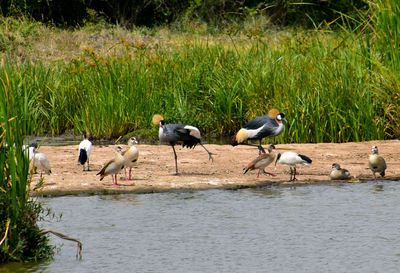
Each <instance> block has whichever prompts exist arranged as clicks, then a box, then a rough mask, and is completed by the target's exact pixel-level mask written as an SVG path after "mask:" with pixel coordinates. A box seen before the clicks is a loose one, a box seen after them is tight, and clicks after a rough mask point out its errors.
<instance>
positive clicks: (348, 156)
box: [33, 140, 400, 196]
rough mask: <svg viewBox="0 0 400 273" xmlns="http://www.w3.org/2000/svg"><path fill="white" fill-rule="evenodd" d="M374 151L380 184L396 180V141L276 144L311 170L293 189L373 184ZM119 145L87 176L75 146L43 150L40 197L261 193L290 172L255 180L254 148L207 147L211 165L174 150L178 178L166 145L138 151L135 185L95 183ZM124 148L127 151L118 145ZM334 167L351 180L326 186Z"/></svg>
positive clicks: (98, 155)
mask: <svg viewBox="0 0 400 273" xmlns="http://www.w3.org/2000/svg"><path fill="white" fill-rule="evenodd" d="M372 145H377V146H378V148H379V153H380V154H381V155H382V156H383V157H384V158H385V160H386V163H387V165H388V168H387V170H386V176H385V178H382V179H381V178H380V179H379V180H385V179H386V180H399V178H400V161H399V160H398V159H399V156H400V154H399V151H400V141H398V140H390V141H369V142H352V143H344V144H336V143H319V144H279V145H276V148H277V149H276V151H275V153H276V154H277V153H278V152H280V153H282V152H285V151H295V152H298V153H301V154H304V155H307V156H308V157H310V158H311V159H312V160H313V162H312V164H311V165H309V166H298V168H297V171H298V175H297V176H296V177H297V179H298V180H297V181H295V183H294V184H296V185H299V184H312V183H330V182H340V183H343V182H365V181H371V180H372V179H373V178H372V172H371V171H370V170H369V169H368V156H369V154H370V153H371V147H372ZM116 146H117V145H95V146H94V147H93V151H92V155H91V156H90V169H91V171H82V166H81V165H80V164H79V163H78V145H67V146H42V147H40V148H39V150H40V151H41V152H43V153H45V154H46V155H47V157H48V158H49V160H50V164H51V167H52V174H51V175H44V186H43V188H42V189H41V193H42V194H43V195H45V196H59V195H68V194H108V193H111V194H113V193H151V192H162V191H172V190H182V189H195V190H197V189H211V188H224V189H237V188H244V187H259V186H265V185H271V184H288V185H290V184H291V183H289V182H288V180H289V167H288V166H285V165H279V164H277V165H276V167H275V166H274V165H273V164H271V165H270V166H268V167H267V168H266V171H267V172H272V173H275V174H277V176H276V177H271V176H267V175H262V174H261V175H260V177H259V178H256V176H257V170H254V171H251V172H248V173H247V174H243V173H242V172H243V168H244V167H245V166H246V165H247V164H248V163H249V162H250V161H251V160H253V159H254V158H256V157H257V156H258V149H257V148H256V147H251V146H245V145H240V146H237V147H232V146H230V145H216V144H205V146H206V148H207V149H208V150H209V151H210V152H212V153H213V154H214V161H213V162H211V161H209V160H208V155H207V153H206V152H205V151H204V150H203V149H202V147H201V146H197V147H196V148H194V149H187V148H181V147H180V146H176V151H177V155H178V167H179V172H180V175H175V164H174V155H173V152H172V149H171V147H170V146H167V145H141V144H139V145H136V147H137V148H138V150H139V160H138V162H137V165H136V167H135V168H133V169H132V177H133V180H131V181H129V180H124V177H125V174H124V171H123V170H122V171H121V172H120V174H119V175H118V183H119V184H121V186H120V187H113V184H112V181H111V176H108V177H106V178H104V180H103V181H99V176H97V175H96V174H97V173H98V171H99V170H100V169H101V168H102V166H103V165H104V164H105V163H106V162H107V161H108V160H110V159H112V158H113V157H114V149H115V147H116ZM120 146H123V148H127V147H128V146H127V145H120ZM332 163H339V164H340V165H341V167H342V168H345V169H348V170H349V171H350V173H351V175H352V176H353V179H351V180H350V181H330V180H329V178H328V174H329V172H330V171H331V165H332ZM38 181H39V174H35V175H34V177H33V186H34V185H36V183H37V182H38Z"/></svg>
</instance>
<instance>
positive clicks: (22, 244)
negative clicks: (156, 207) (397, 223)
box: [0, 0, 400, 262]
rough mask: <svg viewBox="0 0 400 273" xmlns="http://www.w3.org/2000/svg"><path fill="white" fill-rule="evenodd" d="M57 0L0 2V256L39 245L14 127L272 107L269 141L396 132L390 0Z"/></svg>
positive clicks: (395, 13)
mask: <svg viewBox="0 0 400 273" xmlns="http://www.w3.org/2000/svg"><path fill="white" fill-rule="evenodd" d="M64 2H65V1H64ZM64 2H63V1H52V0H50V1H25V0H7V1H3V2H2V3H1V4H0V14H3V15H6V16H8V15H15V14H17V15H19V16H16V17H0V147H2V148H1V149H0V179H1V180H0V202H1V209H0V234H1V238H0V247H1V251H0V262H4V261H11V260H16V261H24V262H27V261H35V260H43V259H47V258H49V257H51V255H52V248H51V247H50V246H49V245H48V239H47V238H46V237H45V236H44V234H43V233H42V231H40V230H39V229H38V227H37V225H36V223H37V221H38V219H40V217H42V216H41V215H42V214H43V213H44V211H43V208H42V207H41V206H40V204H38V203H37V202H36V201H35V200H33V199H30V198H29V196H28V194H29V192H30V177H29V172H28V168H29V162H28V159H27V158H26V157H25V156H24V153H23V149H22V141H23V138H24V137H25V136H27V135H31V134H35V135H42V134H51V135H59V134H63V133H66V132H70V131H72V132H73V133H76V134H80V133H81V131H82V130H83V129H85V130H88V131H90V133H91V135H92V137H94V138H116V137H119V136H121V135H126V134H129V133H131V132H134V134H136V135H138V136H141V137H143V138H147V139H148V137H149V136H153V138H154V139H157V128H155V127H154V126H153V125H152V124H151V118H152V116H153V115H154V114H155V113H159V114H163V116H164V118H165V120H166V121H167V122H171V123H175V122H182V123H187V124H191V125H194V126H197V127H199V128H200V130H201V131H202V132H203V135H206V136H207V138H208V139H209V140H210V139H215V138H219V137H220V136H230V135H232V134H234V133H235V132H236V131H237V130H238V129H239V128H240V127H241V126H242V125H243V124H244V123H245V122H247V121H248V120H250V119H252V118H254V117H256V116H259V115H263V114H265V113H267V112H268V110H269V109H271V108H277V109H279V110H280V111H281V112H283V113H285V114H286V118H287V119H288V121H289V123H288V124H287V127H286V132H285V133H284V134H283V136H282V137H279V138H278V139H277V141H279V142H287V143H293V142H348V141H363V140H374V139H391V138H397V137H399V136H400V111H399V110H400V109H399V105H400V96H399V89H400V77H399V70H400V51H399V46H400V42H399V34H400V28H399V26H400V3H398V1H397V0H377V1H375V2H371V4H370V6H369V7H367V6H366V4H365V2H364V1H357V0H354V1H350V2H351V5H347V4H348V2H349V1H346V0H338V1H308V2H303V1H291V0H287V1H286V0H276V1H263V2H260V1H248V3H250V4H248V5H244V4H243V2H244V1H234V0H232V1H197V0H194V1H179V0H175V1H162V0H153V1H143V3H141V2H140V1H139V2H140V3H138V8H137V9H124V5H119V6H118V7H119V8H122V9H123V10H124V11H125V13H121V10H120V9H116V10H114V9H112V10H109V9H107V8H106V7H107V6H109V5H108V4H110V3H113V4H117V3H120V4H121V2H122V3H125V4H126V3H129V2H123V1H117V0H115V1H111V0H103V1H94V2H96V3H97V4H98V6H85V2H84V1H81V0H74V1H72V2H71V5H74V6H75V7H76V9H74V8H69V9H62V5H65V3H64ZM333 2H334V3H333ZM146 3H147V4H148V5H147V6H146ZM182 3H183V4H185V5H179V4H182ZM326 5H328V6H326ZM69 7H71V6H69ZM125 7H126V6H125ZM160 7H162V9H161V10H160V9H159V8H160ZM327 7H328V8H329V9H326V8H327ZM176 9H179V10H176ZM69 10H79V11H81V13H80V12H76V13H74V14H60V13H59V12H60V11H65V12H67V11H69ZM21 14H23V15H22V16H21ZM149 14H150V15H151V16H152V17H151V20H149V22H146V23H145V22H144V21H145V19H146V18H148V17H146V15H149ZM41 16H42V18H44V23H43V22H42V23H41V22H37V21H34V20H32V19H31V18H39V17H41ZM56 18H61V21H56ZM304 18H307V19H306V20H305V19H304ZM141 20H143V21H141ZM166 21H169V22H172V23H171V24H169V25H168V27H162V26H160V24H163V23H165V22H166ZM48 22H53V23H55V25H57V24H66V25H68V26H71V25H74V24H76V23H82V24H83V26H82V27H79V28H78V27H76V25H74V26H75V28H74V29H72V28H68V27H67V28H66V29H62V28H56V27H54V26H49V25H46V24H45V23H48ZM110 22H111V23H115V22H118V23H119V24H120V25H111V24H110ZM271 22H273V23H276V22H278V23H280V26H287V24H289V25H291V27H287V28H285V29H281V28H278V27H277V26H276V25H274V24H271ZM295 22H299V24H296V25H294V23H295ZM305 22H306V23H305ZM138 24H139V25H141V26H140V27H135V26H134V25H138ZM309 24H313V25H314V28H313V29H311V30H310V29H309V28H305V27H306V26H308V25H309ZM121 25H122V26H121ZM143 25H146V26H147V27H145V26H143ZM149 25H150V26H155V25H157V27H152V28H148V26H149ZM128 27H129V28H128ZM6 143H7V147H6V146H5V145H4V146H3V144H6Z"/></svg>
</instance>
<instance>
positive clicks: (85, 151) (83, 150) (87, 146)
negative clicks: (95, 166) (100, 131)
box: [78, 131, 92, 171]
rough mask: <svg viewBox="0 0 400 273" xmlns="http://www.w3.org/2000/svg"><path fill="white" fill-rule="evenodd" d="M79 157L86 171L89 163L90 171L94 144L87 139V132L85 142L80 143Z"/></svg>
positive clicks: (84, 136) (84, 134) (84, 132)
mask: <svg viewBox="0 0 400 273" xmlns="http://www.w3.org/2000/svg"><path fill="white" fill-rule="evenodd" d="M78 149H79V157H78V161H79V163H81V165H82V166H83V170H85V163H87V170H88V171H89V157H90V154H91V153H92V142H91V141H90V140H89V139H88V138H87V134H86V131H83V140H82V141H81V143H79V148H78Z"/></svg>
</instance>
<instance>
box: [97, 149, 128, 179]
mask: <svg viewBox="0 0 400 273" xmlns="http://www.w3.org/2000/svg"><path fill="white" fill-rule="evenodd" d="M121 152H122V148H121V147H120V146H118V147H117V148H116V149H115V158H114V159H112V160H110V161H108V162H107V164H106V165H104V167H103V168H102V169H101V170H100V171H99V172H98V173H97V175H100V181H101V180H103V178H104V177H106V176H107V175H111V178H112V181H113V184H114V187H118V186H120V185H119V184H118V183H117V174H118V173H119V172H120V171H121V170H122V169H123V168H124V164H125V158H124V157H123V156H122V153H121Z"/></svg>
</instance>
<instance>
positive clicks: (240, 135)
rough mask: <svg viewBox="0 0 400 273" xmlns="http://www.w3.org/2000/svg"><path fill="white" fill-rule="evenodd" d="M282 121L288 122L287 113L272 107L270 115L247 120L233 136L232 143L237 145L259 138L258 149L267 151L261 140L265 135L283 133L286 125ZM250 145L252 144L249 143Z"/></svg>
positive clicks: (271, 135)
mask: <svg viewBox="0 0 400 273" xmlns="http://www.w3.org/2000/svg"><path fill="white" fill-rule="evenodd" d="M282 121H285V122H287V120H286V119H285V115H284V114H283V113H279V111H278V110H276V109H271V110H270V111H269V113H268V115H264V116H260V117H256V118H255V119H252V120H250V121H249V122H247V124H246V125H245V126H243V128H241V129H240V130H239V131H238V132H237V133H236V134H235V135H234V136H233V138H232V140H231V145H232V146H236V145H239V144H242V143H243V142H245V141H247V140H258V141H259V145H258V150H259V151H260V154H261V153H265V151H264V148H263V147H262V146H261V140H262V139H263V138H265V137H276V136H279V135H280V134H282V132H283V131H284V128H285V126H284V125H283V123H282ZM248 145H250V144H248Z"/></svg>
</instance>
